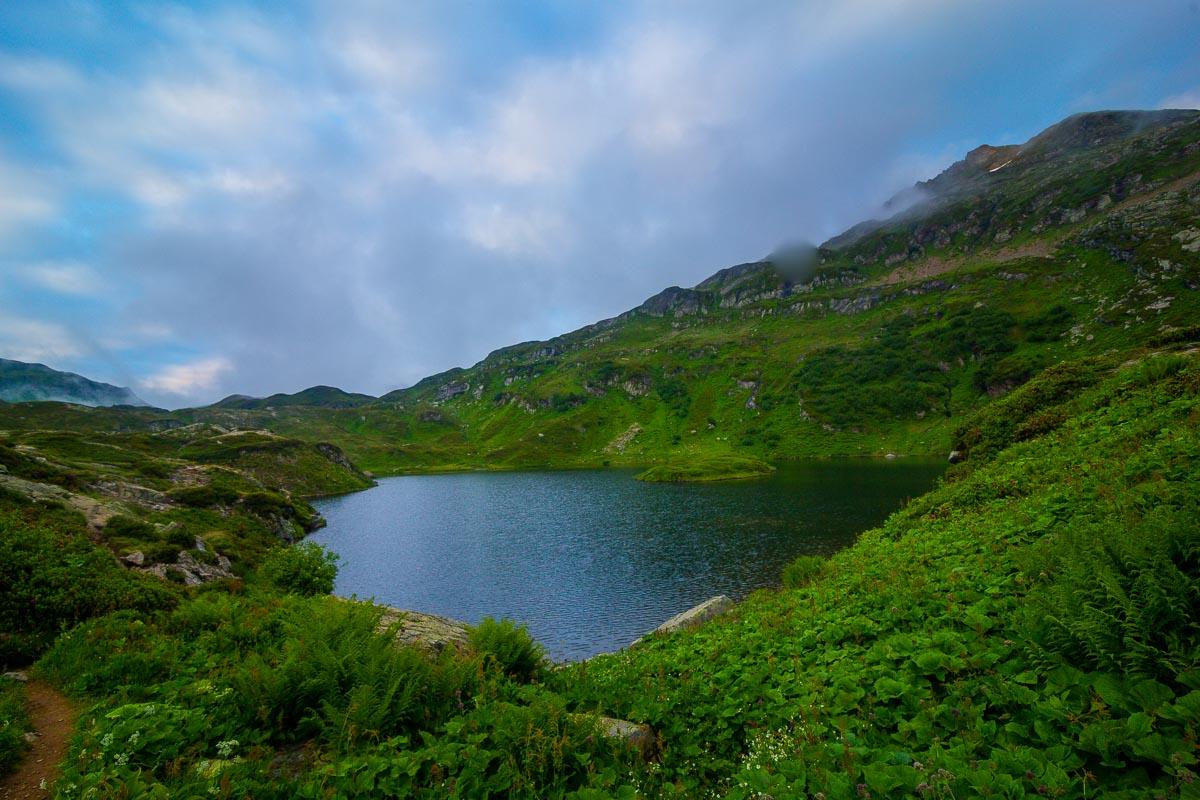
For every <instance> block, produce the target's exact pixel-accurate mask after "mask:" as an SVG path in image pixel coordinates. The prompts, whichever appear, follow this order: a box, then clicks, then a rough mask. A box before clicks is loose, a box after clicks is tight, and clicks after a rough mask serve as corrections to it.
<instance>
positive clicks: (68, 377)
mask: <svg viewBox="0 0 1200 800" xmlns="http://www.w3.org/2000/svg"><path fill="white" fill-rule="evenodd" d="M42 400H56V401H59V402H62V403H74V404H76V405H81V406H144V405H146V403H145V401H143V400H142V399H141V398H140V397H138V396H137V395H136V394H134V393H133V392H132V391H131V390H130V389H127V388H125V387H123V386H113V385H112V384H111V383H101V382H99V381H93V380H91V379H89V378H85V377H83V376H82V375H76V374H75V373H74V372H60V371H59V370H56V369H51V368H50V367H47V366H46V365H45V364H27V363H25V362H23V361H12V360H10V359H6V358H0V401H3V402H6V403H26V402H30V401H42Z"/></svg>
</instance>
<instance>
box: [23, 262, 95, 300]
mask: <svg viewBox="0 0 1200 800" xmlns="http://www.w3.org/2000/svg"><path fill="white" fill-rule="evenodd" d="M21 273H22V274H23V275H24V277H25V279H26V280H27V281H29V282H30V283H32V284H34V285H36V286H40V287H41V288H43V289H49V290H50V291H52V292H57V293H59V294H70V295H94V294H96V293H98V292H99V291H100V290H101V289H102V286H103V284H102V282H101V280H100V276H99V275H98V274H97V273H96V271H95V270H94V269H92V268H91V267H90V266H88V265H87V264H81V263H79V262H78V261H42V262H38V263H36V264H27V265H25V266H24V267H23V268H22V269H21Z"/></svg>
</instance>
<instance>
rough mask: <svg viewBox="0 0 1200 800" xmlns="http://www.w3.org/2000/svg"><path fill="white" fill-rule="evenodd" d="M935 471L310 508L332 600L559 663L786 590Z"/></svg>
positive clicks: (468, 487) (508, 475)
mask: <svg viewBox="0 0 1200 800" xmlns="http://www.w3.org/2000/svg"><path fill="white" fill-rule="evenodd" d="M942 469H943V464H942V463H941V462H940V460H913V459H898V460H896V461H891V462H885V461H874V460H864V459H854V460H841V461H810V462H803V463H800V464H793V465H786V466H783V467H781V468H780V469H779V471H778V472H777V473H775V474H774V475H773V476H772V477H770V478H768V479H765V480H761V481H754V482H749V483H722V484H707V485H705V484H692V485H673V484H650V483H641V482H639V481H635V480H634V479H633V475H634V474H635V473H634V471H630V470H588V471H569V472H489V473H462V474H453V475H414V476H405V477H399V478H385V479H383V480H381V481H380V482H379V486H377V487H376V488H374V489H368V490H367V491H365V492H359V493H357V494H350V495H344V496H342V497H336V498H331V499H327V500H322V501H320V502H317V503H315V505H316V506H317V508H318V510H320V512H321V513H322V514H324V515H325V518H326V519H327V520H328V521H329V525H328V527H326V528H325V529H323V530H321V531H319V532H318V533H317V534H315V535H314V536H313V537H312V538H313V539H314V540H315V541H317V542H320V543H321V544H324V545H326V546H328V547H329V548H331V549H332V550H334V551H335V552H337V553H338V554H339V555H340V556H341V564H340V567H341V569H340V572H339V573H338V579H337V587H336V590H335V591H336V592H337V594H339V595H343V596H350V595H357V596H358V597H360V598H364V599H365V598H374V599H375V600H376V601H377V602H380V603H385V604H387V605H390V606H396V607H399V608H410V609H415V610H418V611H426V612H430V613H434V614H442V615H444V616H448V617H453V618H455V619H462V620H466V621H468V622H478V621H479V620H480V619H481V618H483V617H484V616H494V617H510V618H512V619H514V620H517V621H519V622H522V623H524V624H525V625H527V626H528V627H529V630H530V632H531V633H532V634H533V635H534V637H535V638H537V639H538V640H539V641H540V642H542V643H543V644H544V645H546V648H547V650H548V651H549V653H550V655H551V656H552V657H553V658H555V659H559V660H564V659H577V658H586V657H588V656H591V655H594V654H596V653H600V652H605V651H610V650H616V649H618V648H620V647H623V646H625V645H627V644H629V642H630V641H631V640H633V639H635V638H637V637H638V636H641V635H642V634H644V633H646V632H647V631H649V630H652V629H653V628H655V627H656V626H658V625H659V624H660V623H662V622H663V621H664V620H666V619H668V618H669V617H671V616H673V615H674V614H677V613H678V612H680V611H683V610H684V609H687V608H690V607H691V606H693V605H695V604H696V603H699V602H701V601H702V600H705V599H707V598H709V597H712V596H713V595H716V594H727V595H729V596H731V597H733V598H735V599H740V598H741V597H744V596H745V595H746V594H747V593H749V592H751V591H753V590H754V589H759V588H762V587H765V586H777V585H778V584H779V574H780V571H781V570H782V569H783V567H784V565H786V564H787V563H788V562H789V561H791V560H792V559H793V558H795V557H796V556H797V555H800V554H801V553H815V554H828V553H832V552H834V551H836V550H838V549H840V548H842V547H845V546H846V545H848V544H850V543H851V542H852V541H854V538H855V536H856V535H857V534H858V533H859V532H861V531H863V530H865V529H867V528H870V527H872V526H874V525H876V524H877V523H879V522H881V521H882V520H883V519H884V518H885V517H886V516H887V515H888V514H889V513H890V512H891V511H893V510H895V509H897V508H899V507H900V505H901V504H902V503H903V501H904V500H905V499H906V498H909V497H914V496H916V495H918V494H921V493H922V492H924V491H925V490H926V489H928V488H929V487H930V486H931V485H932V483H933V481H934V479H935V478H936V477H937V476H938V475H939V474H940V473H941V471H942Z"/></svg>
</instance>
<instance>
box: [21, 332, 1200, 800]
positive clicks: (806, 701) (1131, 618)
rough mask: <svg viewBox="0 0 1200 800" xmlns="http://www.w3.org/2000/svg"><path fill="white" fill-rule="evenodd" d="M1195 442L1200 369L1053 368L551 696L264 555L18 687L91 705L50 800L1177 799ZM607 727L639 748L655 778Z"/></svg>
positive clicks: (1196, 571)
mask: <svg viewBox="0 0 1200 800" xmlns="http://www.w3.org/2000/svg"><path fill="white" fill-rule="evenodd" d="M1018 412H1019V413H1020V414H1022V415H1024V416H1025V417H1027V418H1029V419H1036V418H1038V417H1039V415H1048V417H1049V418H1052V419H1054V420H1055V424H1053V425H1039V426H1034V427H1032V428H1031V427H1022V426H1015V427H1014V426H1007V425H1005V424H1004V420H1007V419H1010V418H1011V417H1012V416H1013V415H1015V414H1017V413H1018ZM1197 420H1200V359H1197V357H1196V355H1194V354H1191V353H1188V352H1182V351H1181V352H1176V353H1163V354H1144V355H1143V356H1141V357H1139V358H1138V359H1137V360H1135V361H1132V362H1131V363H1129V364H1127V365H1125V366H1123V367H1122V366H1120V359H1111V358H1110V359H1109V360H1093V361H1092V362H1090V363H1088V364H1084V365H1075V366H1066V365H1064V366H1060V367H1056V368H1053V369H1050V370H1048V371H1046V372H1045V373H1043V374H1041V375H1039V376H1038V377H1037V378H1035V379H1034V380H1033V381H1031V382H1029V383H1028V384H1027V385H1026V386H1024V387H1023V388H1022V389H1020V390H1018V391H1016V392H1013V393H1011V394H1010V395H1008V396H1006V397H1005V398H1003V399H1002V400H1000V401H997V403H995V404H993V405H992V406H989V407H988V408H987V409H985V410H984V411H983V412H981V413H980V414H977V415H976V416H975V417H974V418H972V419H971V420H969V421H967V422H966V423H965V424H964V425H963V426H962V427H961V434H962V435H963V436H969V437H973V438H972V439H971V440H972V442H974V444H973V445H972V446H971V447H970V448H969V449H968V455H967V458H966V461H965V462H964V463H962V464H959V465H957V466H955V467H954V468H952V470H951V471H950V472H949V473H948V474H947V476H946V478H945V480H944V481H943V484H942V485H941V486H940V487H939V488H937V489H935V490H934V491H933V492H931V493H929V494H928V495H926V496H924V497H921V498H919V499H917V500H915V501H913V502H912V503H911V504H909V505H908V506H907V507H906V508H905V509H903V510H901V511H899V512H897V513H896V514H894V515H893V516H892V517H891V518H890V519H889V520H888V521H887V522H886V523H885V524H884V525H883V526H882V527H881V528H879V529H878V530H875V531H871V532H868V533H866V534H864V535H863V537H862V538H861V539H860V541H859V542H858V543H857V544H856V545H854V546H852V547H851V548H849V549H847V550H845V551H843V552H841V553H839V554H837V555H835V556H833V557H832V558H829V559H819V558H806V559H800V560H798V561H797V562H796V563H795V564H793V565H792V566H791V567H789V568H788V570H787V575H785V578H784V583H785V588H784V589H783V590H781V591H777V592H761V593H758V594H756V595H754V596H752V597H751V598H750V599H748V600H747V601H746V602H744V603H743V604H741V605H740V606H739V607H738V608H737V609H736V610H735V611H734V612H732V614H730V615H728V616H726V617H723V618H718V619H717V620H716V621H714V622H711V623H709V624H707V625H705V626H702V627H701V628H698V629H695V630H692V631H685V632H680V633H677V634H672V635H668V636H657V637H653V638H652V639H650V640H647V641H646V642H645V643H643V644H642V645H639V646H638V647H636V648H633V649H631V650H626V651H622V652H620V653H616V654H611V655H607V656H600V657H597V658H595V659H592V660H591V661H588V662H584V663H581V664H576V665H570V666H568V667H566V668H559V669H549V668H548V666H547V665H546V663H545V661H544V659H543V656H542V652H541V650H540V648H539V647H538V646H537V644H536V643H535V642H533V641H532V640H531V639H529V636H528V634H527V633H526V632H525V631H524V629H522V628H521V627H519V626H517V625H514V624H512V623H510V622H506V621H500V622H496V621H492V620H488V621H486V622H484V623H483V624H481V625H480V626H479V627H478V628H476V629H475V630H474V631H473V632H472V634H471V636H470V641H471V646H470V647H469V648H468V649H467V650H465V651H463V652H457V651H455V650H454V649H453V648H449V649H447V650H445V651H443V652H441V653H440V654H436V655H434V654H431V653H427V652H424V651H418V650H415V649H412V648H411V647H409V646H404V645H400V644H399V643H398V642H397V641H395V639H394V638H393V637H394V630H391V631H389V630H386V629H385V630H381V629H380V622H381V611H380V610H379V609H377V608H375V607H372V606H370V605H368V604H359V603H346V602H342V601H338V600H334V599H332V598H328V597H323V596H319V595H316V596H311V597H305V596H302V595H304V594H307V593H308V592H309V591H314V590H315V589H314V587H316V588H325V587H326V586H327V585H328V582H327V581H328V576H329V561H328V560H327V559H325V558H323V557H322V556H321V554H320V553H319V552H317V551H314V550H308V549H291V550H282V551H279V552H280V553H286V554H288V555H287V556H286V563H288V564H289V567H288V569H287V570H286V571H285V572H286V574H288V575H290V576H291V577H290V578H288V579H287V580H286V581H283V582H280V580H279V579H278V578H270V573H271V572H272V570H273V569H274V567H270V566H268V565H270V564H274V563H276V561H275V557H274V556H272V558H271V559H268V561H267V562H266V563H265V564H264V566H263V567H262V569H261V570H260V573H261V575H260V577H255V576H253V575H251V576H249V578H250V579H249V580H247V581H246V582H245V583H236V584H234V583H227V584H225V585H223V586H222V585H221V584H212V585H209V586H205V587H200V588H197V589H188V590H180V589H175V590H170V591H172V592H174V593H176V596H177V597H178V598H179V600H178V602H176V603H174V604H170V603H168V604H164V605H162V606H146V607H143V608H142V609H141V610H136V609H126V610H121V611H117V612H116V613H113V614H108V615H105V616H100V617H98V618H95V619H92V620H91V621H88V622H85V623H84V624H82V625H81V626H79V627H76V628H74V629H72V630H70V631H68V632H66V633H64V634H62V635H60V636H59V637H58V638H57V640H56V642H55V644H54V645H53V647H52V648H51V649H50V650H49V652H47V653H46V654H45V655H44V656H43V657H42V659H41V661H40V662H39V663H38V665H37V671H38V673H39V674H40V675H42V676H44V677H46V678H48V679H50V680H51V681H53V682H54V683H56V684H57V685H59V686H61V687H63V688H64V689H66V690H67V691H69V692H71V693H73V694H75V695H77V696H79V697H81V698H84V699H85V701H86V702H88V703H91V704H94V705H93V706H92V709H91V711H89V712H88V713H86V714H85V715H84V718H83V721H82V723H81V733H80V736H79V738H78V739H77V741H76V742H75V745H74V747H73V750H72V754H71V757H70V759H69V761H68V763H67V768H66V773H65V775H64V778H63V781H62V782H61V783H60V785H59V787H58V796H60V797H70V798H74V797H85V796H89V795H88V792H93V793H96V794H98V795H100V796H109V795H114V794H118V793H121V792H125V793H127V794H129V795H130V796H145V797H164V798H165V797H189V796H209V795H215V796H218V797H245V796H253V797H265V798H271V797H280V798H282V797H311V798H327V797H347V798H349V797H567V796H571V797H577V798H602V797H636V796H644V797H672V796H687V797H691V796H728V797H732V798H747V797H754V798H761V797H765V796H771V797H775V798H789V797H797V798H799V797H805V798H807V797H813V796H817V794H818V793H822V794H824V796H826V797H852V796H873V797H875V796H877V797H893V796H896V797H898V796H912V795H917V796H936V797H951V796H954V797H973V796H985V797H986V796H1003V797H1013V798H1015V797H1024V796H1030V797H1032V796H1055V797H1079V798H1082V797H1094V796H1101V795H1103V796H1105V797H1143V796H1148V795H1150V796H1153V795H1162V796H1168V797H1169V796H1185V797H1186V796H1192V791H1193V786H1194V784H1193V781H1194V780H1195V771H1196V766H1195V762H1196V751H1195V742H1196V736H1197V733H1198V726H1200V629H1198V627H1197V625H1196V622H1195V620H1196V619H1197V618H1198V612H1200V608H1198V607H1197V605H1198V603H1200V601H1198V600H1197V598H1198V597H1200V560H1197V553H1200V522H1198V521H1200V499H1198V496H1197V495H1196V493H1195V491H1194V488H1195V486H1196V485H1197V483H1198V481H1200V458H1198V456H1200V433H1198V430H1200V429H1198V428H1197V425H1196V422H1197ZM38 513H40V514H46V515H49V516H50V517H51V518H53V519H58V520H59V521H60V522H61V524H64V525H69V523H70V520H71V519H72V517H71V516H70V515H66V513H65V512H61V511H56V510H53V509H43V510H40V511H39V512H38ZM73 519H74V520H75V523H76V524H77V525H79V523H80V520H79V519H78V517H73ZM19 557H20V556H19V555H18V558H19ZM279 563H285V560H284V557H282V556H281V559H280V561H279ZM288 581H294V582H296V583H297V585H300V586H302V587H303V589H302V590H301V591H290V590H289V589H290V588H293V587H289V586H288V585H287V583H288ZM317 584H321V586H319V587H318V586H317ZM597 713H600V714H607V715H615V716H619V717H624V718H626V719H630V720H634V721H637V722H645V723H648V724H649V725H651V726H652V728H653V729H654V731H655V733H656V737H657V747H658V751H659V754H658V756H657V760H654V761H643V760H642V758H641V756H640V755H639V754H638V751H637V750H636V749H633V748H631V747H628V746H627V745H624V744H622V743H620V742H619V740H614V739H609V738H607V737H605V736H604V735H603V733H602V731H601V730H600V728H599V725H598V722H597V719H596V717H595V716H594V715H595V714H597Z"/></svg>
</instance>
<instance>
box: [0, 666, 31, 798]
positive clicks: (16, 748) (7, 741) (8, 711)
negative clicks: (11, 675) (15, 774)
mask: <svg viewBox="0 0 1200 800" xmlns="http://www.w3.org/2000/svg"><path fill="white" fill-rule="evenodd" d="M28 731H29V714H28V713H26V711H25V690H24V687H23V686H22V685H21V684H20V683H18V682H17V681H10V680H3V679H0V775H7V774H8V773H9V772H10V771H11V770H12V769H13V768H15V767H16V766H17V764H19V763H20V761H21V757H22V756H23V755H24V754H25V751H26V749H28V745H27V744H26V743H25V734H26V732H28Z"/></svg>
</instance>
